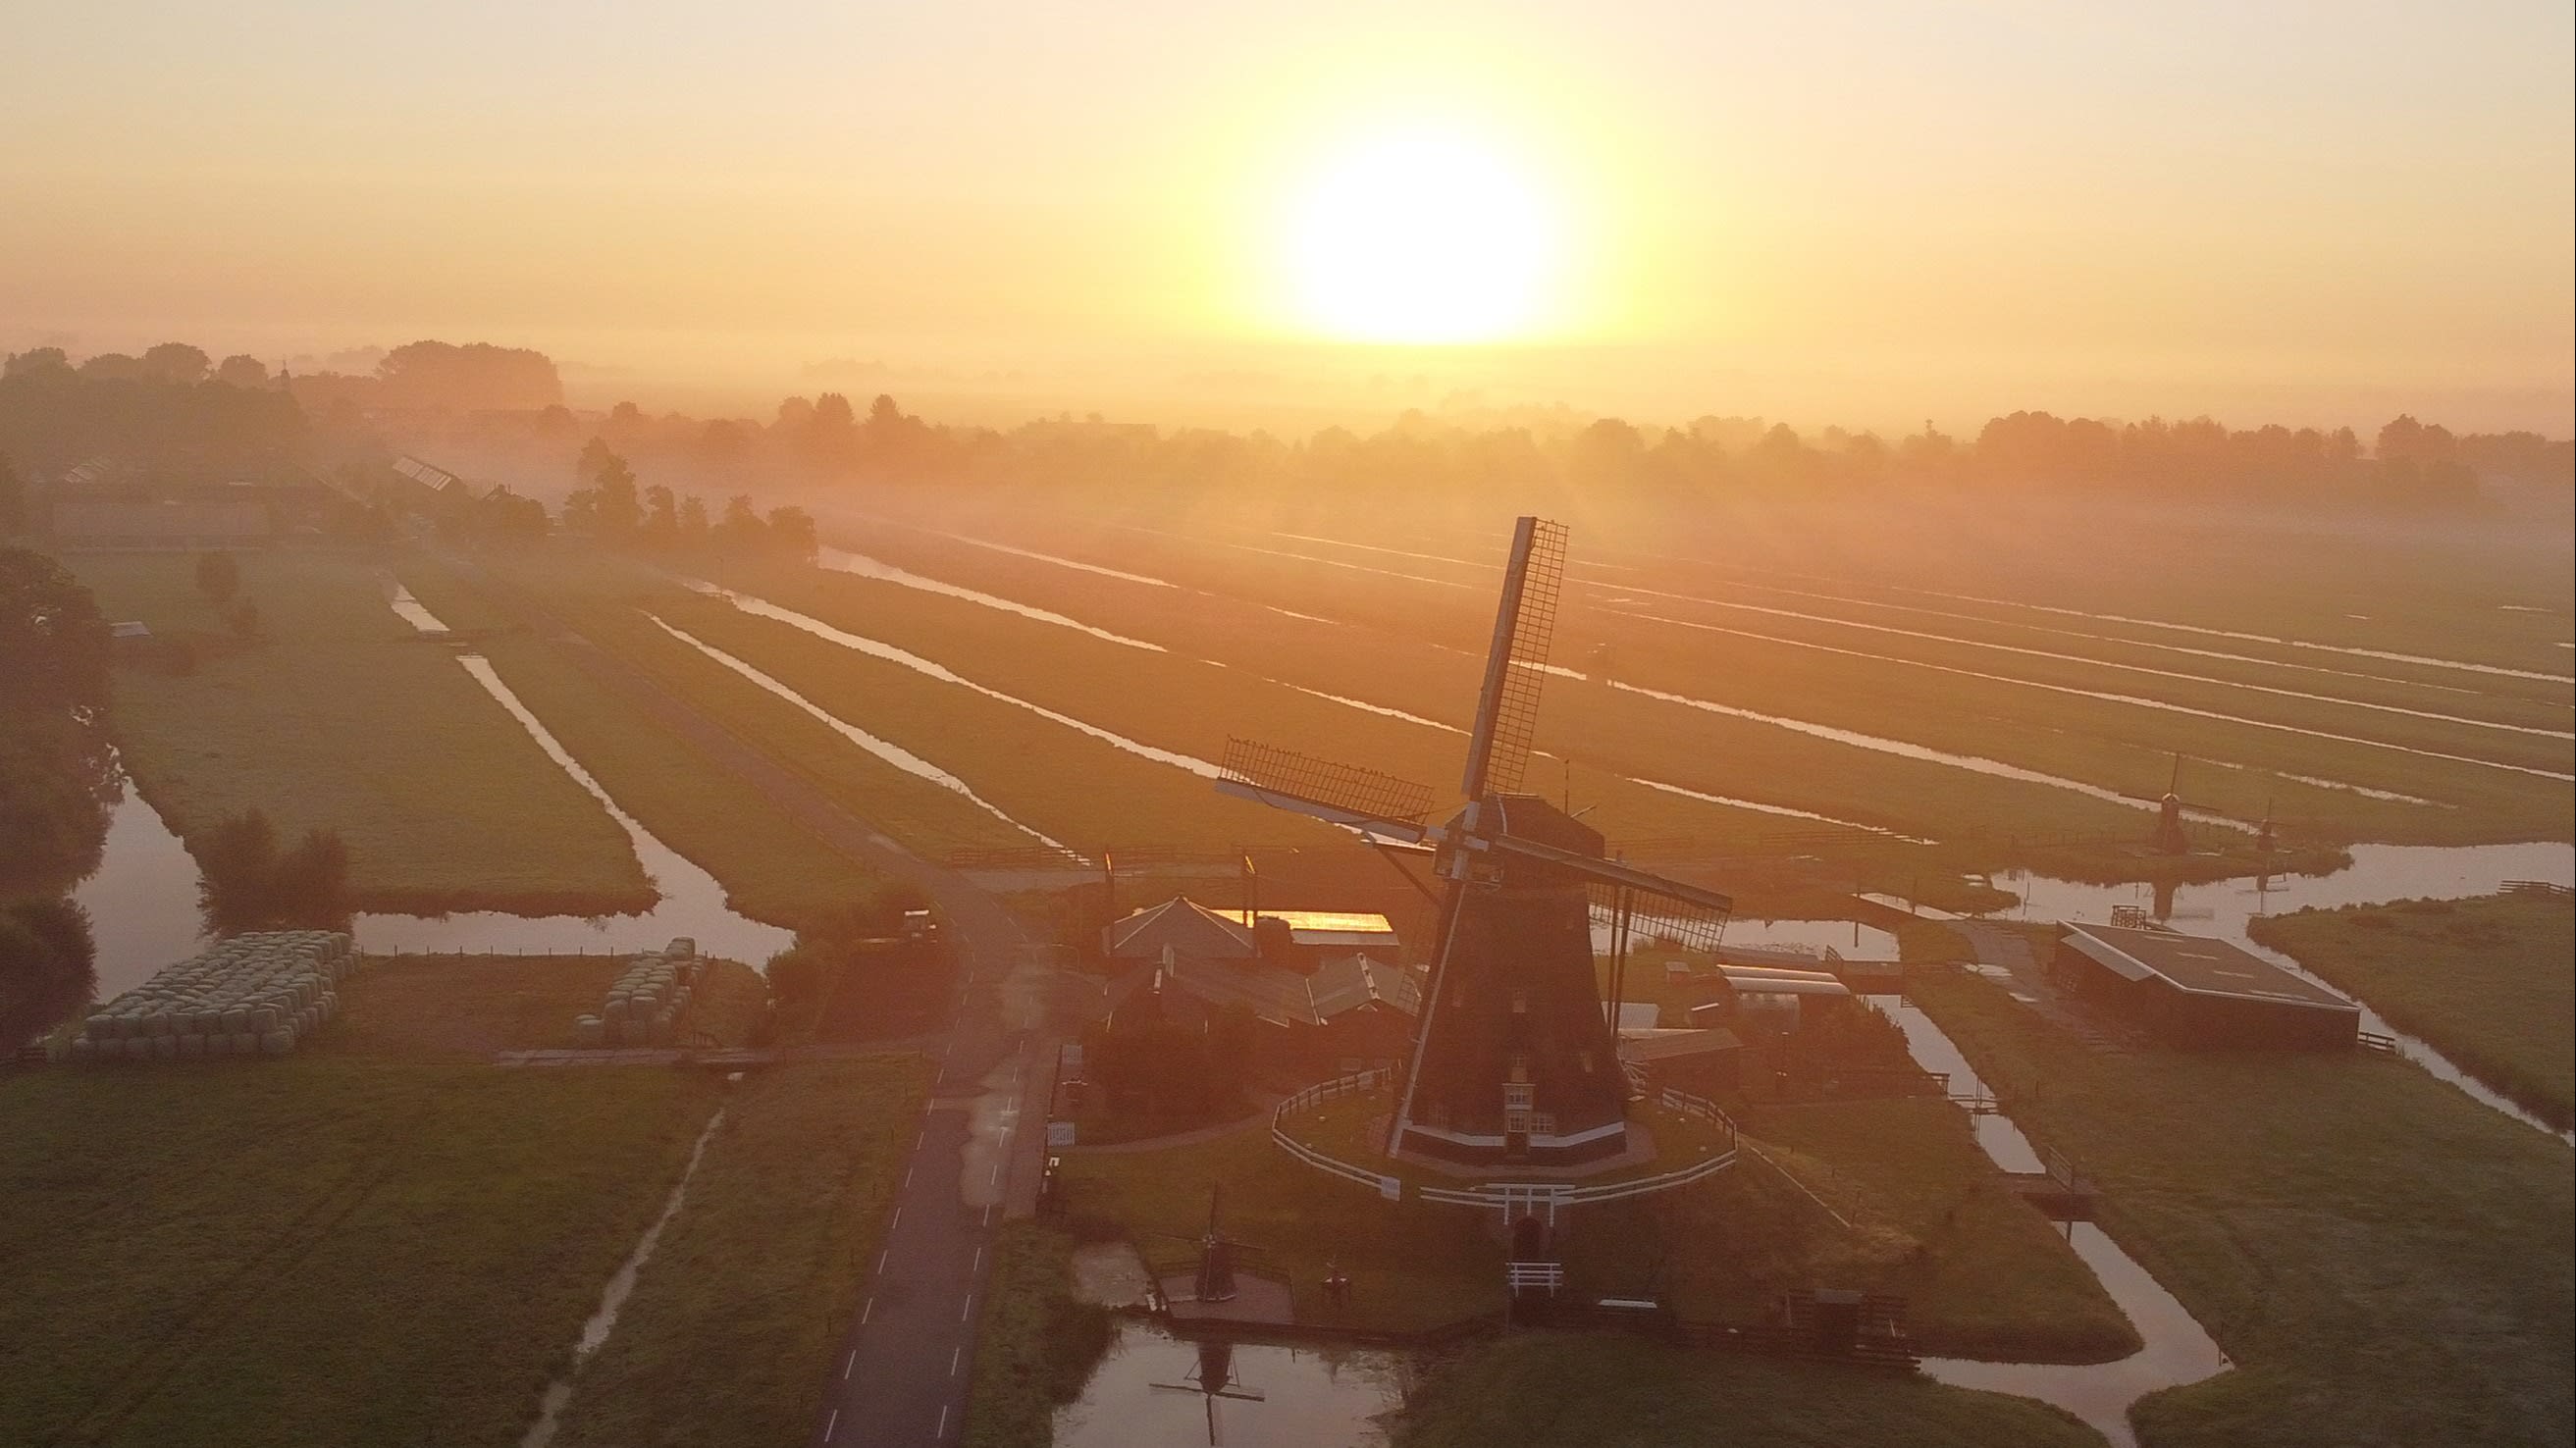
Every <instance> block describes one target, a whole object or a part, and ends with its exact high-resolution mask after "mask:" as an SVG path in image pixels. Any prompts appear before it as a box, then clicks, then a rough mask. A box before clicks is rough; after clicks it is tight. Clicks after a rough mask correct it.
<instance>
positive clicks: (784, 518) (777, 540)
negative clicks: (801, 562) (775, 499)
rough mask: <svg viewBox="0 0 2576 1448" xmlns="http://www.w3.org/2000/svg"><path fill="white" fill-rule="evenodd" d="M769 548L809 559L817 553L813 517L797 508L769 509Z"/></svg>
mask: <svg viewBox="0 0 2576 1448" xmlns="http://www.w3.org/2000/svg"><path fill="white" fill-rule="evenodd" d="M769 546H771V547H772V548H775V549H777V550H779V551H780V552H782V553H786V554H789V555H791V556H793V557H796V558H800V559H811V558H812V557H813V556H814V554H815V553H816V552H817V551H818V545H817V543H816V541H815V538H814V515H812V514H811V513H808V512H806V511H805V510H804V509H802V508H797V507H785V508H772V509H770V510H769Z"/></svg>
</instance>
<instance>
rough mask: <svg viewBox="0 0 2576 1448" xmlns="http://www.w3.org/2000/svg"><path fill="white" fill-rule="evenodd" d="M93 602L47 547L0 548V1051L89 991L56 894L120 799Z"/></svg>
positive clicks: (96, 841) (76, 924)
mask: <svg viewBox="0 0 2576 1448" xmlns="http://www.w3.org/2000/svg"><path fill="white" fill-rule="evenodd" d="M107 650H108V638H107V625H106V623H105V622H104V621H103V620H102V619H101V618H100V616H99V610H98V602H97V600H96V599H94V598H92V597H91V596H90V592H89V590H88V589H86V588H84V587H82V586H81V584H80V583H79V581H78V580H76V579H74V578H73V577H72V576H71V575H70V574H69V573H67V572H65V571H64V570H63V568H62V566H61V565H60V564H58V563H56V562H54V561H53V560H52V559H51V558H48V557H46V556H45V555H44V554H41V553H37V552H34V551H32V550H29V549H25V548H0V1050H6V1049H9V1048H12V1047H14V1046H16V1045H17V1043H18V1042H19V1041H21V1040H24V1039H25V1038H26V1037H28V1036H30V1035H33V1034H34V1033H36V1032H37V1031H40V1030H43V1029H44V1028H45V1027H46V1026H48V1025H50V1024H52V1023H53V1022H54V1021H56V1020H59V1019H60V1018H62V1017H63V1016H64V1015H66V1014H68V1013H69V1012H71V1011H73V1010H76V1009H78V1008H79V1006H80V1004H81V1003H82V1002H83V1001H86V1000H87V999H89V994H90V990H91V987H92V985H93V984H94V982H95V980H96V976H95V974H94V960H93V955H94V952H93V949H92V946H91V941H90V930H89V917H88V916H87V915H85V914H83V913H82V911H81V909H80V907H79V906H78V905H75V904H73V903H72V902H71V901H70V900H68V899H65V898H63V896H64V895H65V894H66V892H68V891H69V890H70V889H71V887H72V885H73V883H74V882H76V881H78V880H79V879H80V878H81V877H82V876H84V875H87V874H88V873H89V872H90V871H92V870H94V869H96V868H98V862H99V857H100V853H101V851H102V850H103V849H104V847H105V845H106V842H107V824H108V816H109V813H110V811H112V810H113V809H114V808H115V807H116V803H117V801H118V800H119V799H120V798H121V797H122V796H121V793H120V785H119V781H118V776H117V772H116V754H115V750H114V747H113V744H112V742H111V739H110V737H109V734H108V690H109V680H108V652H107Z"/></svg>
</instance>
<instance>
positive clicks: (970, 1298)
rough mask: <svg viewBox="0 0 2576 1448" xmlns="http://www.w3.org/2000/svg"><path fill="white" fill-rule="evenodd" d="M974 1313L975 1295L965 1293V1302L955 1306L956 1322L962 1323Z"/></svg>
mask: <svg viewBox="0 0 2576 1448" xmlns="http://www.w3.org/2000/svg"><path fill="white" fill-rule="evenodd" d="M974 1311H975V1294H974V1293H972V1292H969V1293H967V1294H966V1300H965V1301H963V1302H961V1303H958V1304H957V1320H958V1321H959V1322H964V1321H965V1320H966V1319H967V1318H968V1317H969V1316H971V1315H972V1314H973V1313H974Z"/></svg>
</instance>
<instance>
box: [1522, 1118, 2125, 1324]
mask: <svg viewBox="0 0 2576 1448" xmlns="http://www.w3.org/2000/svg"><path fill="white" fill-rule="evenodd" d="M1742 1125H1743V1130H1744V1136H1745V1143H1746V1145H1747V1146H1749V1147H1750V1148H1752V1150H1750V1151H1747V1152H1746V1153H1745V1154H1744V1155H1743V1156H1742V1157H1741V1158H1740V1159H1739V1160H1738V1162H1737V1164H1736V1165H1735V1166H1734V1167H1733V1168H1731V1169H1729V1170H1728V1171H1726V1172H1723V1173H1721V1174H1719V1175H1718V1176H1716V1177H1715V1178H1712V1179H1711V1180H1710V1181H1708V1182H1706V1183H1704V1184H1701V1185H1699V1186H1696V1187H1693V1188H1689V1189H1686V1190H1683V1191H1678V1192H1672V1193H1668V1194H1665V1195H1661V1196H1655V1197H1647V1198H1643V1199H1640V1200H1636V1201H1630V1202H1613V1203H1609V1204H1607V1205H1604V1206H1601V1207H1594V1208H1585V1209H1583V1210H1582V1211H1580V1212H1579V1213H1577V1215H1576V1218H1575V1221H1574V1231H1573V1234H1572V1238H1571V1240H1570V1243H1569V1245H1568V1248H1567V1254H1566V1264H1567V1270H1568V1272H1569V1273H1570V1274H1571V1275H1572V1277H1573V1279H1574V1280H1575V1281H1576V1282H1577V1283H1578V1285H1579V1286H1580V1287H1581V1288H1582V1289H1583V1290H1589V1291H1597V1292H1600V1293H1630V1294H1634V1293H1639V1292H1647V1291H1660V1292H1661V1294H1662V1295H1663V1296H1664V1297H1665V1299H1666V1300H1667V1301H1669V1302H1670V1303H1671V1304H1672V1305H1673V1307H1674V1308H1675V1309H1676V1310H1677V1311H1679V1312H1681V1313H1682V1314H1683V1315H1685V1316H1688V1317H1696V1318H1704V1319H1714V1320H1717V1321H1723V1322H1750V1321H1755V1320H1758V1319H1759V1318H1760V1317H1761V1315H1762V1313H1763V1311H1764V1309H1765V1308H1766V1307H1767V1306H1768V1305H1769V1303H1770V1302H1771V1301H1772V1300H1773V1299H1774V1298H1775V1297H1777V1296H1778V1295H1779V1294H1780V1293H1783V1292H1791V1291H1801V1290H1804V1289H1806V1288H1809V1287H1839V1288H1848V1289H1856V1290H1860V1291H1867V1292H1889V1293H1895V1294H1898V1295H1901V1296H1903V1297H1904V1298H1905V1299H1906V1307H1907V1315H1908V1318H1909V1321H1910V1322H1911V1324H1912V1326H1913V1329H1914V1333H1915V1336H1916V1338H1917V1339H1918V1340H1919V1341H1920V1342H1921V1343H1922V1345H1923V1346H1924V1348H1925V1349H1926V1350H1927V1351H1930V1352H1935V1353H1943V1354H1950V1355H1956V1356H1970V1357H1994V1358H2007V1359H2018V1360H2029V1361H2054V1362H2099V1361H2105V1360H2108V1359H2111V1358H2116V1357H2120V1356H2123V1355H2124V1354H2127V1353H2129V1352H2132V1351H2134V1350H2135V1349H2136V1348H2137V1346H2138V1338H2137V1334H2136V1332H2135V1331H2134V1330H2133V1329H2132V1328H2131V1327H2130V1326H2129V1323H2128V1320H2127V1319H2126V1318H2125V1317H2123V1316H2122V1315H2121V1313H2120V1310H2119V1308H2118V1307H2117V1306H2116V1305H2114V1304H2113V1303H2112V1301H2111V1299H2110V1297H2109V1296H2108V1295H2107V1294H2106V1293H2104V1292H2103V1290H2102V1287H2101V1284H2100V1283H2098V1282H2097V1281H2095V1280H2094V1278H2093V1275H2092V1273H2091V1272H2090V1271H2089V1270H2087V1269H2086V1268H2085V1266H2084V1264H2083V1263H2082V1261H2080V1260H2079V1259H2078V1258H2077V1257H2076V1256H2075V1255H2074V1253H2073V1252H2072V1251H2071V1250H2069V1249H2068V1247H2067V1246H2066V1244H2065V1242H2064V1241H2062V1240H2061V1239H2060V1238H2059V1237H2058V1236H2057V1234H2056V1232H2055V1231H2054V1230H2053V1229H2052V1228H2051V1227H2050V1225H2049V1223H2048V1222H2047V1220H2046V1219H2045V1218H2043V1217H2041V1216H2040V1214H2039V1213H2038V1212H2037V1211H2035V1210H2034V1209H2033V1208H2032V1207H2031V1206H2030V1204H2029V1203H2027V1202H2025V1201H2023V1200H2022V1199H2021V1198H2020V1197H2018V1196H2016V1195H2014V1194H2013V1193H2012V1192H2011V1191H2010V1190H2009V1189H2008V1188H2007V1187H2006V1186H2005V1185H2004V1183H2003V1182H2002V1180H2001V1179H2000V1178H1999V1176H1998V1175H1997V1173H1996V1171H1995V1169H1994V1166H1993V1164H1992V1163H1991V1162H1989V1161H1988V1160H1987V1159H1986V1157H1985V1155H1984V1154H1983V1153H1982V1152H1981V1151H1979V1150H1978V1148H1977V1145H1976V1142H1975V1140H1974V1138H1973V1137H1971V1136H1970V1134H1969V1132H1968V1128H1967V1122H1966V1118H1965V1117H1964V1116H1963V1115H1962V1114H1961V1113H1960V1112H1959V1111H1958V1109H1957V1108H1955V1107H1953V1106H1951V1105H1950V1104H1949V1103H1948V1102H1945V1101H1937V1100H1926V1099H1919V1098H1918V1099H1912V1100H1892V1101H1847V1102H1825V1103H1817V1104H1813V1105H1803V1106H1778V1107H1765V1108H1761V1109H1759V1110H1756V1111H1753V1112H1750V1113H1748V1114H1747V1115H1746V1117H1745V1119H1744V1121H1743V1123H1742ZM1837 1215H1838V1216H1839V1217H1840V1218H1841V1220H1839V1221H1837V1220H1836V1219H1835V1218H1836V1216H1837Z"/></svg>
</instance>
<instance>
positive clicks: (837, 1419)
mask: <svg viewBox="0 0 2576 1448" xmlns="http://www.w3.org/2000/svg"><path fill="white" fill-rule="evenodd" d="M840 1428H841V1410H840V1409H838V1408H834V1409H833V1410H832V1416H830V1417H828V1418H826V1419H824V1420H823V1441H824V1442H826V1443H829V1442H831V1441H832V1435H833V1434H834V1433H836V1432H839V1431H840Z"/></svg>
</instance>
